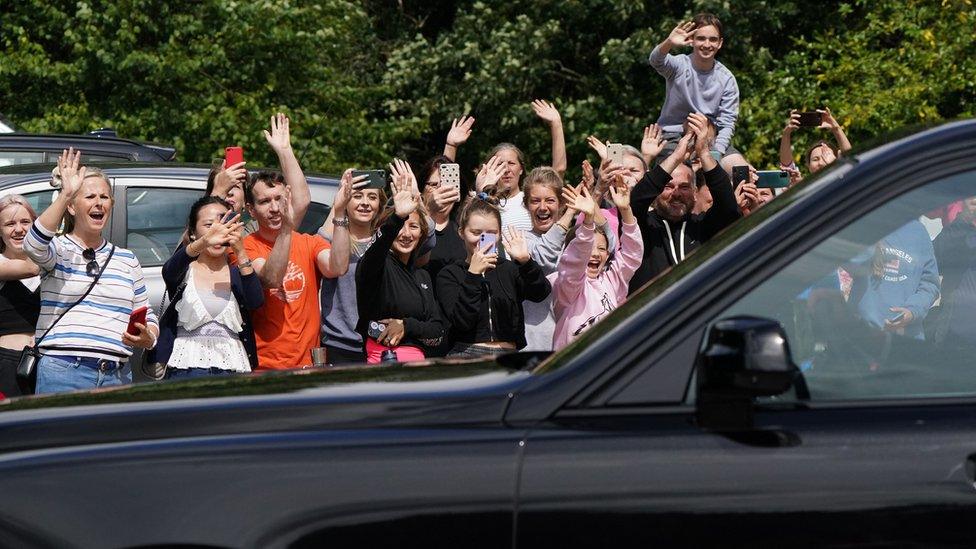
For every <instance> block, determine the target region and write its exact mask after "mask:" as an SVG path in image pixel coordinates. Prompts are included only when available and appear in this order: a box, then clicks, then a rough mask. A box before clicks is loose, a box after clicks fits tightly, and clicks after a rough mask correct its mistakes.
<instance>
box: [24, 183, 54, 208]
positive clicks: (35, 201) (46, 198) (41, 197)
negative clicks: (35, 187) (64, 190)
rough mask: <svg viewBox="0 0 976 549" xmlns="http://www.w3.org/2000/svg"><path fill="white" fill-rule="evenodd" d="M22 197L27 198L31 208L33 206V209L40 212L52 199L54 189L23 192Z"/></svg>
mask: <svg viewBox="0 0 976 549" xmlns="http://www.w3.org/2000/svg"><path fill="white" fill-rule="evenodd" d="M24 198H26V199H27V202H28V203H29V204H30V205H31V208H34V211H35V212H37V213H38V214H40V213H41V212H43V211H44V210H46V209H47V207H48V206H50V205H51V202H53V201H54V189H46V190H43V191H35V192H32V193H24Z"/></svg>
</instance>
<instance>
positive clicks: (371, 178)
mask: <svg viewBox="0 0 976 549" xmlns="http://www.w3.org/2000/svg"><path fill="white" fill-rule="evenodd" d="M361 175H365V176H367V177H368V179H367V181H368V182H367V184H366V188H367V189H385V188H386V172H385V171H383V170H353V171H352V176H353V177H354V178H355V177H359V176H361Z"/></svg>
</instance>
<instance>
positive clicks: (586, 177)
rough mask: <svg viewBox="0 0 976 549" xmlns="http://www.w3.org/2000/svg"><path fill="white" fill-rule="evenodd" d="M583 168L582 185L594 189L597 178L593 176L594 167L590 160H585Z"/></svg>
mask: <svg viewBox="0 0 976 549" xmlns="http://www.w3.org/2000/svg"><path fill="white" fill-rule="evenodd" d="M581 166H582V168H583V178H582V179H580V185H583V186H584V187H586V188H588V189H592V188H593V184H594V183H596V176H595V175H594V174H593V165H592V164H590V161H589V160H584V161H583V163H582V164H581Z"/></svg>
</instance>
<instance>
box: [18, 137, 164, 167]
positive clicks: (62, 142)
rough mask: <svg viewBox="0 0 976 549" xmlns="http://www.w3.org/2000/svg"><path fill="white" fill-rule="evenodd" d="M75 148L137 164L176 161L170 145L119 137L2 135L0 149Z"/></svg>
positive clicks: (47, 149)
mask: <svg viewBox="0 0 976 549" xmlns="http://www.w3.org/2000/svg"><path fill="white" fill-rule="evenodd" d="M69 147H73V148H75V149H76V150H79V151H81V152H82V153H83V154H95V155H104V156H118V157H119V158H120V159H123V158H124V159H128V160H132V161H136V162H162V161H170V160H173V159H175V158H176V149H175V148H173V147H172V146H169V145H160V144H159V143H150V142H144V141H135V140H132V139H122V138H119V137H108V136H97V135H72V134H31V133H16V132H15V133H0V150H4V151H24V152H29V151H37V152H47V153H60V152H61V151H62V150H64V149H67V148H69Z"/></svg>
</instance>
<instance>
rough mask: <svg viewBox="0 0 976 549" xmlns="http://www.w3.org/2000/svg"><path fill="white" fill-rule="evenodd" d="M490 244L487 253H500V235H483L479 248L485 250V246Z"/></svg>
mask: <svg viewBox="0 0 976 549" xmlns="http://www.w3.org/2000/svg"><path fill="white" fill-rule="evenodd" d="M489 243H490V244H491V247H490V248H488V251H487V252H485V253H488V254H493V253H496V252H497V251H498V235H497V234H494V233H481V242H480V243H479V244H478V247H479V248H481V249H482V250H484V249H485V244H489Z"/></svg>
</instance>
